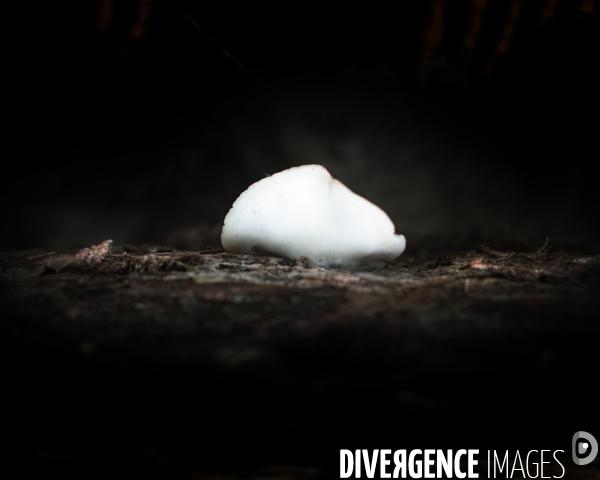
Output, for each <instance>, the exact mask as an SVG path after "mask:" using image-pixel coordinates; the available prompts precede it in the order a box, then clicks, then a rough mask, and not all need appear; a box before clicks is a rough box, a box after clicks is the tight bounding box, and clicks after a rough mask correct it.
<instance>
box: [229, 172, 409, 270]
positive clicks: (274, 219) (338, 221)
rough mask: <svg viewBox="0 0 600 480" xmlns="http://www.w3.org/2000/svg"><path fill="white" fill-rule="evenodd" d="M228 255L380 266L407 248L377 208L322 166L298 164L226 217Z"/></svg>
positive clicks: (253, 190) (246, 196)
mask: <svg viewBox="0 0 600 480" xmlns="http://www.w3.org/2000/svg"><path fill="white" fill-rule="evenodd" d="M221 243H222V244H223V248H225V250H227V251H228V252H230V253H237V254H250V253H252V252H255V251H258V252H259V253H261V254H270V255H276V256H283V257H287V258H292V259H295V258H299V257H302V256H304V257H306V258H307V259H308V265H309V266H311V267H312V266H328V265H344V266H357V265H361V264H364V265H371V266H382V265H383V264H384V263H385V262H386V261H389V260H393V259H394V258H396V257H397V256H398V255H400V254H401V253H402V252H403V251H404V249H405V247H406V239H405V238H404V236H403V235H396V234H395V227H394V224H393V223H392V221H391V220H390V218H389V217H388V216H387V214H386V213H385V212H384V211H383V210H382V209H381V208H379V207H378V206H376V205H374V204H373V203H371V202H369V201H368V200H366V199H365V198H363V197H361V196H360V195H357V194H356V193H354V192H352V191H351V190H350V189H349V188H348V187H346V186H345V185H344V184H343V183H341V182H340V181H339V180H336V179H334V178H333V177H332V176H331V175H330V173H329V172H328V171H327V169H326V168H325V167H323V166H321V165H302V166H299V167H293V168H290V169H288V170H284V171H282V172H279V173H276V174H273V175H271V176H270V177H266V178H263V179H262V180H260V181H258V182H256V183H254V184H253V185H251V186H250V187H249V188H248V189H247V190H246V191H245V192H243V193H242V194H241V195H240V196H239V197H238V199H237V200H236V201H235V203H234V204H233V206H232V207H231V209H230V210H229V213H228V214H227V216H226V217H225V225H224V226H223V232H222V233H221Z"/></svg>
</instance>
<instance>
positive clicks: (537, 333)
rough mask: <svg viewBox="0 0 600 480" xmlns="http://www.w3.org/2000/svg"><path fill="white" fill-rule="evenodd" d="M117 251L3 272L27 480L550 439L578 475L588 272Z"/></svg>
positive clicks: (307, 474)
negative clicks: (559, 443)
mask: <svg viewBox="0 0 600 480" xmlns="http://www.w3.org/2000/svg"><path fill="white" fill-rule="evenodd" d="M111 245H112V242H111V241H110V240H108V241H106V242H103V243H101V244H99V245H97V246H93V247H90V248H87V249H83V250H81V251H79V252H61V253H55V252H38V253H32V252H12V253H4V254H2V255H1V257H0V268H1V274H0V281H1V284H2V289H1V294H0V295H1V304H0V305H1V307H0V308H1V314H2V318H3V320H2V355H3V357H4V364H5V365H7V366H8V368H7V374H6V376H5V382H6V385H7V386H8V387H9V390H10V393H8V391H9V390H6V389H5V391H4V394H3V397H4V398H3V404H4V406H3V410H4V413H3V417H5V418H4V420H3V423H4V425H5V428H6V432H7V433H8V435H10V436H11V439H12V440H13V441H12V446H11V447H10V449H9V452H12V455H13V459H16V460H14V462H15V465H16V464H18V462H20V461H23V462H24V463H23V464H24V465H25V464H26V465H28V466H27V467H23V470H22V475H23V477H26V476H27V475H33V476H35V475H36V474H37V475H38V477H39V476H40V475H41V472H45V473H44V475H46V474H47V472H54V473H50V474H48V476H52V475H53V474H54V475H56V476H58V477H61V476H62V477H63V478H67V477H69V476H70V475H72V476H74V477H77V476H78V474H79V473H81V471H82V470H81V469H82V468H83V469H88V470H89V471H88V472H87V474H88V476H89V477H90V478H99V477H102V476H103V474H104V475H105V476H106V475H108V476H109V477H111V478H117V477H118V478H127V477H130V478H131V477H145V478H167V477H168V478H206V477H205V476H206V475H209V474H210V475H215V477H217V476H218V474H217V473H216V472H221V471H228V472H230V473H231V474H235V473H236V472H237V474H240V473H239V472H240V471H242V473H243V474H244V475H248V476H249V477H250V476H252V475H253V474H251V473H250V472H255V474H256V475H257V476H262V477H266V478H291V477H294V478H313V477H316V476H319V475H327V474H328V473H331V472H335V469H336V468H337V461H338V460H337V459H338V456H337V455H338V454H337V450H336V448H337V449H339V448H371V447H370V445H372V448H422V447H424V446H425V447H427V448H436V447H437V446H443V445H449V447H448V448H452V445H455V444H457V443H460V442H461V441H462V442H463V444H462V445H463V447H462V448H484V446H489V447H490V448H498V449H501V448H507V447H506V446H505V445H506V444H503V443H502V442H501V441H500V440H501V439H504V440H506V439H509V440H510V442H511V443H510V445H511V446H515V448H519V447H520V448H529V447H531V448H542V447H544V445H540V444H539V442H540V438H548V439H549V440H548V441H554V440H556V439H558V438H561V439H564V445H565V447H567V448H565V454H566V455H567V456H568V455H569V454H570V450H569V448H570V447H569V442H570V437H571V436H572V434H573V433H574V432H575V431H576V430H573V428H575V427H574V422H575V423H576V421H580V420H586V418H589V416H590V415H595V416H596V417H595V418H597V411H596V410H594V408H596V407H597V400H598V398H597V396H596V394H595V393H593V392H594V390H593V389H592V387H591V385H590V383H593V382H595V381H597V374H598V368H597V366H598V351H599V338H600V335H599V333H600V323H598V312H599V311H600V296H599V295H598V286H599V284H600V281H599V277H598V274H599V272H600V255H598V254H585V253H581V252H579V253H572V252H569V251H563V252H558V253H553V252H552V250H551V248H550V247H549V245H548V244H546V245H545V246H544V247H542V248H540V249H539V250H538V251H537V252H535V251H534V252H531V253H513V252H500V251H496V250H493V249H491V248H489V247H486V246H481V247H479V248H478V249H476V250H472V251H466V252H464V251H463V252H456V251H455V252H446V253H439V252H436V251H434V250H431V251H428V250H420V251H417V252H414V253H410V252H409V253H407V254H405V255H403V256H401V257H400V258H399V259H398V260H397V261H395V262H393V263H390V264H388V265H387V266H386V267H385V268H384V269H383V270H373V269H367V268H364V269H356V270H340V269H335V268H306V264H305V262H303V261H302V259H299V260H297V261H291V260H285V259H279V258H269V257H260V256H254V255H248V256H244V255H240V256H234V255H230V254H228V253H225V252H223V251H220V250H217V249H207V250H204V251H197V252H188V251H173V250H171V249H168V248H162V249H161V248H145V247H128V248H125V250H124V251H122V252H111ZM588 251H593V250H590V249H588ZM590 376H592V378H590ZM575 391H576V392H579V396H577V395H575V393H574V392H575ZM594 405H595V407H594ZM8 412H10V414H8ZM594 412H595V413H594ZM574 419H575V420H574ZM591 421H592V420H591V419H590V422H591ZM594 421H595V420H594ZM584 423H585V422H584ZM577 425H579V426H578V427H577V428H578V429H585V428H584V427H585V425H584V424H577ZM511 432H512V433H515V432H518V438H515V437H514V436H511ZM472 435H476V436H478V439H477V441H476V440H474V439H473V438H472ZM430 437H433V438H435V441H434V442H433V443H432V442H431V441H427V439H428V438H430ZM190 438H191V440H189V439H190ZM498 439H500V440H498ZM386 442H388V443H386ZM465 442H466V443H465ZM494 442H496V443H494ZM429 445H431V447H430V446H429ZM548 448H551V447H548ZM115 452H117V453H115ZM290 452H295V454H292V453H290ZM115 465H119V468H118V469H117V470H118V475H116V476H115V477H112V476H111V475H113V474H115V472H116V470H115V469H116V467H115ZM123 465H125V467H123ZM266 465H279V466H277V467H269V468H271V470H269V469H267V470H265V469H264V468H265V466H266ZM281 465H284V466H285V465H291V466H292V467H289V468H288V469H286V468H283V467H281ZM549 468H550V467H549ZM261 469H262V470H261ZM17 470H18V468H17ZM557 471H558V472H559V474H560V469H559V470H557ZM584 471H585V472H587V473H586V475H596V474H597V473H598V466H597V462H596V463H594V464H593V465H592V466H591V467H588V468H587V469H584V467H581V469H580V470H578V471H575V472H572V473H571V478H586V477H585V476H583V477H578V476H577V475H583V473H584ZM32 472H33V473H32ZM210 472H213V473H210ZM256 472H258V473H256ZM261 472H262V473H261ZM269 472H270V473H269ZM203 475H204V476H203ZM84 476H85V475H84ZM483 477H484V476H482V477H480V478H483ZM79 478H82V477H79ZM587 478H590V477H587Z"/></svg>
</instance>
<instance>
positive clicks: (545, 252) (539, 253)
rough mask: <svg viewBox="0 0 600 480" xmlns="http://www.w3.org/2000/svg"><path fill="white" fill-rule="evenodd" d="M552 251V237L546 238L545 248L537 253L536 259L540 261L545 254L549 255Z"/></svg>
mask: <svg viewBox="0 0 600 480" xmlns="http://www.w3.org/2000/svg"><path fill="white" fill-rule="evenodd" d="M550 250H552V247H551V246H550V237H546V243H544V246H543V247H542V248H540V249H539V250H538V251H537V252H536V253H535V259H536V260H537V259H539V258H540V257H541V256H542V255H544V254H546V255H548V254H549V253H550Z"/></svg>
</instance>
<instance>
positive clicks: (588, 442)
mask: <svg viewBox="0 0 600 480" xmlns="http://www.w3.org/2000/svg"><path fill="white" fill-rule="evenodd" d="M580 438H581V439H582V440H584V441H583V442H580V443H579V445H577V440H579V439H580ZM586 452H588V454H587V455H586V456H585V457H583V458H579V457H578V454H579V455H583V454H585V453H586ZM596 455H598V442H597V441H596V439H595V438H594V437H593V436H592V435H590V434H589V433H587V432H577V433H575V435H573V461H574V462H575V464H576V465H587V464H588V463H592V462H593V461H594V458H596Z"/></svg>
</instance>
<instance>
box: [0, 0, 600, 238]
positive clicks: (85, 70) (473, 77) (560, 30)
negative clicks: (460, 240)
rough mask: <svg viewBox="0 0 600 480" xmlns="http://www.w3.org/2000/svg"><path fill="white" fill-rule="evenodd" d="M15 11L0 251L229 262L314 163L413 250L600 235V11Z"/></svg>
mask: <svg viewBox="0 0 600 480" xmlns="http://www.w3.org/2000/svg"><path fill="white" fill-rule="evenodd" d="M1 9H2V10H1V32H0V34H1V37H2V40H1V57H0V60H1V65H2V97H1V98H2V100H1V102H2V103H1V107H0V111H1V112H2V141H1V152H0V153H1V157H2V164H3V169H2V180H3V181H2V195H3V204H4V214H3V216H4V220H5V225H6V226H7V228H6V230H5V231H4V234H3V235H2V237H1V238H0V247H1V248H4V249H7V248H8V249H12V248H34V247H39V248H50V249H61V248H73V247H78V246H83V245H89V244H94V243H98V242H100V241H102V240H105V239H107V238H112V239H113V240H114V241H115V244H117V245H119V244H121V245H122V244H134V243H154V244H162V245H170V246H174V247H177V248H187V249H198V248H202V247H204V246H207V245H213V246H220V243H219V235H220V228H221V222H222V221H223V218H224V217H225V215H226V214H227V211H228V210H229V208H230V207H231V204H232V203H233V202H234V201H235V199H236V198H237V196H238V195H239V194H240V193H241V192H242V191H243V190H245V189H246V188H247V187H248V186H249V185H250V184H252V183H253V182H256V181H258V180H260V179H261V178H262V177H263V176H264V175H265V174H272V173H275V172H277V171H280V170H283V169H285V168H288V167H291V166H294V165H301V164H307V163H319V164H324V165H325V166H326V167H327V168H328V169H329V170H330V172H331V173H332V174H333V175H334V176H335V177H337V178H339V179H340V180H342V181H343V182H344V183H346V185H347V186H349V187H350V188H351V189H352V190H354V191H355V192H357V193H359V194H361V195H363V196H365V197H366V198H368V199H369V200H371V201H373V202H374V203H376V204H377V205H379V206H381V207H382V208H383V209H384V210H385V211H386V212H388V214H389V215H390V217H391V218H392V220H393V221H394V223H395V224H396V228H397V231H398V232H401V233H404V234H406V236H407V238H408V244H409V248H410V247H411V246H412V245H411V242H412V241H413V239H416V240H417V241H418V239H419V238H423V237H426V236H431V235H439V234H440V233H447V232H465V231H469V232H473V231H480V232H481V231H491V232H499V233H498V235H499V236H502V237H504V238H509V239H513V238H514V239H515V242H517V239H518V238H526V239H527V240H526V241H531V242H532V244H534V245H538V244H539V245H538V246H541V244H542V243H543V240H544V238H545V236H546V235H549V236H551V237H553V238H557V237H560V238H565V239H568V238H571V237H577V238H589V237H594V236H597V235H598V228H599V225H600V223H599V222H598V214H597V207H596V203H597V198H596V197H597V189H596V187H597V185H598V180H599V178H598V174H599V159H600V156H599V153H600V152H599V142H598V132H599V128H598V127H599V116H598V101H599V93H598V81H599V58H600V57H599V55H598V53H599V51H598V50H599V36H598V33H599V27H598V26H599V16H598V2H597V1H593V0H582V1H558V0H542V1H526V2H525V1H522V0H512V1H487V0H472V1H444V0H433V1H423V2H389V3H377V4H363V3H347V4H346V3H337V2H334V3H318V4H317V3H306V4H305V3H287V2H281V3H252V2H242V3H229V2H210V3H206V2H193V3H192V2H152V1H149V0H140V1H135V2H133V1H132V2H115V1H112V0H101V1H94V2H41V1H38V2H35V1H13V2H10V1H3V2H2V4H1ZM413 245H414V243H413Z"/></svg>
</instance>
